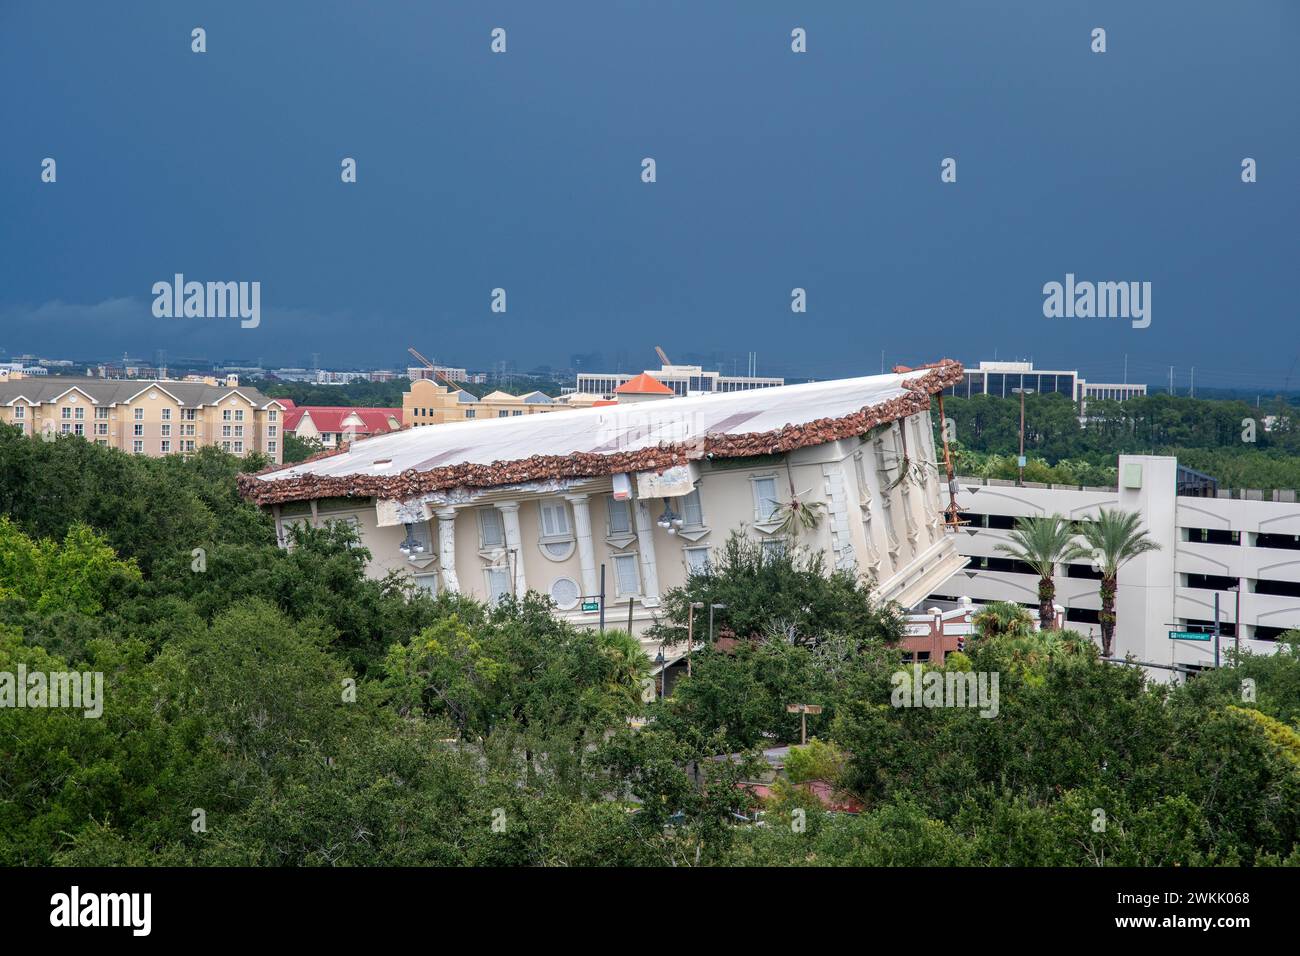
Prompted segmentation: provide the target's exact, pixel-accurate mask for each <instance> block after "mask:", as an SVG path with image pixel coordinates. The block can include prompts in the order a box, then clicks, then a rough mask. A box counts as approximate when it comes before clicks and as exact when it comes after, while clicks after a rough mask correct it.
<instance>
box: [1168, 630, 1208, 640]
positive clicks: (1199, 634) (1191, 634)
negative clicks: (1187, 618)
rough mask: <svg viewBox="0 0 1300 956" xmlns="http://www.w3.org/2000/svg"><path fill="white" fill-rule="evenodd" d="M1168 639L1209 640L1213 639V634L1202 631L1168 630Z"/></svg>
mask: <svg viewBox="0 0 1300 956" xmlns="http://www.w3.org/2000/svg"><path fill="white" fill-rule="evenodd" d="M1169 639H1170V640H1171V641H1209V640H1213V639H1214V635H1213V634H1206V633H1204V632H1203V631H1170V632H1169Z"/></svg>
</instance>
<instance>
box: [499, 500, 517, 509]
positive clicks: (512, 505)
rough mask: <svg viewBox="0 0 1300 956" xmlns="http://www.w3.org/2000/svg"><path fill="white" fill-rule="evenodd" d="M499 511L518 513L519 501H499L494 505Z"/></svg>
mask: <svg viewBox="0 0 1300 956" xmlns="http://www.w3.org/2000/svg"><path fill="white" fill-rule="evenodd" d="M494 504H495V506H496V509H497V510H498V511H518V510H519V502H517V501H498V502H495V503H494Z"/></svg>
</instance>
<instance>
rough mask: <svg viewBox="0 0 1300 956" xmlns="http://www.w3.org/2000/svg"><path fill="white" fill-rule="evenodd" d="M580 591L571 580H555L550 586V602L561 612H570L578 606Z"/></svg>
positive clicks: (576, 583)
mask: <svg viewBox="0 0 1300 956" xmlns="http://www.w3.org/2000/svg"><path fill="white" fill-rule="evenodd" d="M581 596H582V590H581V589H580V588H579V587H578V582H577V581H575V580H573V578H556V579H555V583H554V584H552V585H551V600H552V601H554V602H555V606H556V607H558V608H559V609H560V610H561V611H571V610H573V609H574V608H575V607H577V606H578V598H580V597H581Z"/></svg>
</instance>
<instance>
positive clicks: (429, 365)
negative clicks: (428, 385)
mask: <svg viewBox="0 0 1300 956" xmlns="http://www.w3.org/2000/svg"><path fill="white" fill-rule="evenodd" d="M406 351H408V352H410V353H411V354H412V355H413V356H415V359H416V361H418V362H423V363H424V367H425V368H427V369H428V370H429V371H430V372H432V373H433V377H434V379H436V380H437V381H439V382H441V383H442V384H443V385H446V386H447V387H448V388H449V389H451V390H452V391H453V392H459V391H460V386H459V385H457V384H456V383H455V382H453V381H452V380H451V379H449V378H447V376H445V375H443V374H442V373H440V372H439V371H438V369H437V367H436V366H435V365H434V364H433V363H432V362H430V361H429V360H428V359H427V358H425V357H424V356H423V355H421V354H420V353H419V352H417V351H416V350H415V349H413V348H412V347H411V346H409V345H408V346H407V347H406Z"/></svg>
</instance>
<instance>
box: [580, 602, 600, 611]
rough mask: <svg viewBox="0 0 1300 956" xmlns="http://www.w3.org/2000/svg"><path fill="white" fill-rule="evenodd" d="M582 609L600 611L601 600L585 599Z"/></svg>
mask: <svg viewBox="0 0 1300 956" xmlns="http://www.w3.org/2000/svg"><path fill="white" fill-rule="evenodd" d="M582 609H583V610H584V611H599V610H600V602H599V601H583V602H582Z"/></svg>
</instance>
